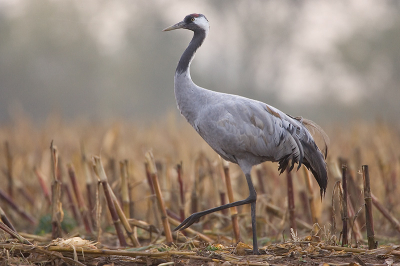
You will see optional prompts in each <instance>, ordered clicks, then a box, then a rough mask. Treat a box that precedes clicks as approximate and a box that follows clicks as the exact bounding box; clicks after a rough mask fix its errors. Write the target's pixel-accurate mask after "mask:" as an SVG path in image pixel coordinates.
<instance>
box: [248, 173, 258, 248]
mask: <svg viewBox="0 0 400 266" xmlns="http://www.w3.org/2000/svg"><path fill="white" fill-rule="evenodd" d="M246 181H247V185H248V186H249V192H250V196H249V197H253V198H254V201H253V202H252V203H250V207H251V229H252V231H253V254H254V255H260V252H259V251H258V243H257V220H256V201H257V192H256V189H255V188H254V186H253V182H252V181H251V176H250V174H246Z"/></svg>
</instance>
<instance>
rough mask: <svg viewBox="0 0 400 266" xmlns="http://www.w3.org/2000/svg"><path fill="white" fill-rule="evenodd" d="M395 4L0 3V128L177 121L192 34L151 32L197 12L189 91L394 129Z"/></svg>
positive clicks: (398, 36)
mask: <svg viewBox="0 0 400 266" xmlns="http://www.w3.org/2000/svg"><path fill="white" fill-rule="evenodd" d="M399 3H400V2H398V1H394V0H393V1H369V0H352V1H272V0H271V1H234V0H220V1H212V0H201V1H200V0H198V1H184V0H174V1H172V0H168V1H167V0H151V1H134V0H125V1H124V0H114V1H108V0H103V1H99V0H85V1H80V0H37V1H32V0H0V122H1V123H7V122H8V121H10V120H12V119H13V117H14V115H15V113H18V112H23V113H25V114H26V115H27V116H29V117H30V118H32V119H33V120H34V121H38V122H41V121H43V120H44V119H46V118H47V117H48V116H49V115H50V114H52V113H58V114H60V115H61V116H62V117H63V118H65V119H69V120H70V119H77V118H85V119H113V118H122V119H127V120H130V121H154V120H159V119H163V117H165V114H166V113H170V112H173V113H176V114H177V115H178V114H179V112H178V110H177V109H176V103H175V98H174V92H173V77H174V72H175V68H176V65H177V62H178V60H179V58H180V56H181V54H182V53H183V51H184V49H185V48H186V46H187V45H188V43H189V41H190V39H191V37H192V33H191V32H189V31H187V30H177V31H173V32H162V29H164V28H166V27H167V26H170V25H172V24H175V23H177V22H179V21H181V20H182V19H183V18H184V17H185V16H186V15H187V14H190V13H202V14H204V15H205V16H206V17H207V18H208V20H209V22H210V27H211V29H210V34H209V35H208V38H207V39H206V41H205V43H204V44H203V46H202V47H201V48H200V49H199V51H198V53H197V55H196V58H195V60H194V61H193V64H192V67H191V73H192V79H193V80H194V82H195V83H196V84H197V85H199V86H202V87H205V88H208V89H212V90H216V91H220V92H227V93H233V94H239V95H242V96H245V97H250V98H255V99H258V100H261V101H264V102H266V103H268V104H271V105H273V106H275V107H277V108H279V109H281V110H283V111H284V112H286V113H288V114H291V115H294V116H298V115H301V116H304V117H307V118H309V119H312V120H314V121H316V122H317V123H320V124H324V123H326V122H339V121H352V120H360V119H363V120H371V121H373V120H375V119H383V120H385V121H390V120H391V121H392V122H393V121H394V122H395V123H396V124H398V122H399V118H398V117H399V115H400V106H399V100H400V4H399Z"/></svg>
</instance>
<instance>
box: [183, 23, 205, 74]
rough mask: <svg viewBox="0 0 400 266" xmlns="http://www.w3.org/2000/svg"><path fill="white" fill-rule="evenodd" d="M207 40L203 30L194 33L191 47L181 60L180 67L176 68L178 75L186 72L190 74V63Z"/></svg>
mask: <svg viewBox="0 0 400 266" xmlns="http://www.w3.org/2000/svg"><path fill="white" fill-rule="evenodd" d="M205 38H206V32H205V31H203V30H197V31H195V32H194V35H193V38H192V40H191V41H190V43H189V46H188V47H187V48H186V50H185V52H183V54H182V56H181V59H180V60H179V63H178V66H177V68H176V74H178V75H180V74H182V73H184V72H188V71H189V68H190V63H191V62H192V60H193V57H194V55H195V53H196V51H197V49H198V48H199V47H200V46H201V45H202V44H203V41H204V39H205Z"/></svg>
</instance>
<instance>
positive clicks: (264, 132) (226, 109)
mask: <svg viewBox="0 0 400 266" xmlns="http://www.w3.org/2000/svg"><path fill="white" fill-rule="evenodd" d="M194 128H195V129H196V130H197V131H198V133H199V134H200V135H201V136H202V137H203V139H204V140H205V141H206V142H207V143H208V144H209V145H210V146H211V147H212V148H213V149H214V150H215V151H216V152H217V153H218V154H220V155H221V156H222V157H223V158H224V159H226V160H229V161H232V162H236V163H237V162H238V161H240V160H245V161H246V162H248V163H249V164H251V165H255V164H258V163H261V162H263V161H274V162H279V170H280V171H281V172H283V171H284V170H285V169H286V168H287V167H288V166H289V163H291V165H290V167H289V170H291V169H292V168H293V167H294V164H295V163H298V164H299V167H300V165H301V164H302V163H304V165H306V166H307V167H308V168H310V169H311V170H312V172H313V174H314V176H315V177H316V179H317V181H318V183H320V186H321V187H326V179H327V177H326V165H325V161H324V159H323V156H322V153H321V152H320V151H319V149H318V147H317V145H316V144H315V142H314V140H313V138H312V136H311V134H310V132H309V131H308V130H307V128H306V127H305V126H304V125H303V122H302V120H300V119H296V118H293V117H290V116H288V115H286V114H284V113H283V112H281V111H280V110H278V109H276V108H274V107H272V106H269V105H267V104H265V103H262V102H259V101H255V100H251V99H247V98H244V97H240V96H234V95H232V96H231V97H224V98H223V100H221V101H217V103H215V104H212V105H209V106H205V107H204V108H203V111H202V112H200V114H199V116H198V118H197V119H196V121H195V124H194Z"/></svg>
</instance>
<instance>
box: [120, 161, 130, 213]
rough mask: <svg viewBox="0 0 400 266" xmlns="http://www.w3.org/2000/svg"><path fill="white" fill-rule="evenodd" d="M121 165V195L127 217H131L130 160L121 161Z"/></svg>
mask: <svg viewBox="0 0 400 266" xmlns="http://www.w3.org/2000/svg"><path fill="white" fill-rule="evenodd" d="M119 167H120V171H121V197H122V210H123V211H124V214H125V216H126V217H127V218H130V214H129V206H130V200H129V191H128V189H129V180H128V179H129V178H128V160H124V161H120V162H119Z"/></svg>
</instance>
